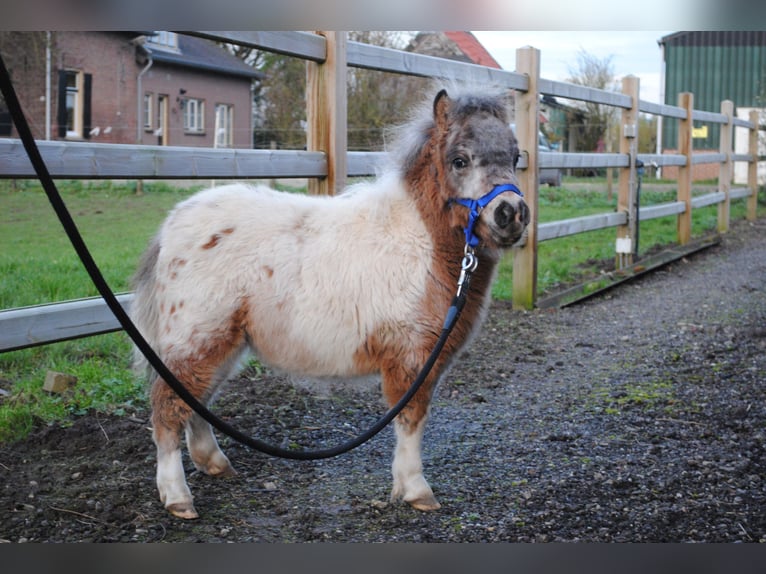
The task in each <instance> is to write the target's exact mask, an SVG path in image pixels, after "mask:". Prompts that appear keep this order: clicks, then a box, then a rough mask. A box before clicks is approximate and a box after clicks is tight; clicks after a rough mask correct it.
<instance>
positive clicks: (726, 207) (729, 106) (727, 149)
mask: <svg viewBox="0 0 766 574" xmlns="http://www.w3.org/2000/svg"><path fill="white" fill-rule="evenodd" d="M721 113H722V114H724V115H725V116H726V117H727V121H726V123H725V124H721V134H720V136H719V148H718V149H719V151H720V152H721V153H722V154H725V155H726V159H725V160H723V162H722V163H721V167H720V168H719V171H718V191H722V192H723V193H724V195H725V196H726V197H725V198H724V200H723V201H722V202H721V203H719V204H718V232H719V233H726V232H727V231H729V220H730V206H731V198H730V197H729V192H730V191H731V179H732V172H733V168H732V161H731V142H732V139H733V138H732V134H733V132H734V124H733V123H732V117H733V116H734V102H732V101H731V100H724V101H722V102H721Z"/></svg>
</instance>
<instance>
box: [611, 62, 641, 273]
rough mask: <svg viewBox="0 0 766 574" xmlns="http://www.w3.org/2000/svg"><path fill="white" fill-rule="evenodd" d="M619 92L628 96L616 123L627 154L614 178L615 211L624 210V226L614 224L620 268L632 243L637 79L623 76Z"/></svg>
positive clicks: (627, 262) (629, 257)
mask: <svg viewBox="0 0 766 574" xmlns="http://www.w3.org/2000/svg"><path fill="white" fill-rule="evenodd" d="M622 93H623V94H625V95H627V96H630V98H631V102H632V103H631V107H630V108H629V109H623V110H622V116H621V126H620V133H621V137H620V153H621V154H623V155H627V156H628V157H629V163H628V167H627V169H626V168H622V169H620V173H619V176H618V178H617V211H618V212H627V214H628V222H627V224H626V225H618V226H617V246H616V249H615V251H616V252H617V253H616V256H615V267H616V268H617V269H622V268H624V267H627V266H628V265H630V264H631V263H633V251H634V249H635V246H636V229H637V227H638V221H637V219H636V193H637V190H636V186H637V181H636V154H637V153H638V97H639V79H638V78H637V77H636V76H625V77H624V78H623V80H622Z"/></svg>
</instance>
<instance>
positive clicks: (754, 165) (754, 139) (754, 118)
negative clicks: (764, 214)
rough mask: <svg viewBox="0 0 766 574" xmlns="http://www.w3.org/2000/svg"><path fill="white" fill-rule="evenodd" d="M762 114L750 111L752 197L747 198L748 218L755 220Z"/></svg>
mask: <svg viewBox="0 0 766 574" xmlns="http://www.w3.org/2000/svg"><path fill="white" fill-rule="evenodd" d="M759 122H760V114H759V113H758V110H751V111H750V123H752V124H753V126H754V127H753V128H752V129H751V130H750V132H749V133H748V135H749V138H748V146H747V147H748V150H747V153H749V154H750V157H751V158H752V159H751V160H750V162H749V163H748V164H747V187H749V188H750V197H748V198H747V220H748V221H755V214H756V211H757V209H758V129H759Z"/></svg>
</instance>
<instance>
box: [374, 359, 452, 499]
mask: <svg viewBox="0 0 766 574" xmlns="http://www.w3.org/2000/svg"><path fill="white" fill-rule="evenodd" d="M411 376H412V378H411ZM413 379H414V374H412V373H411V372H410V371H408V370H405V369H401V370H400V369H395V370H394V371H390V372H387V373H384V374H383V393H384V395H385V396H386V399H387V401H388V404H389V406H393V405H394V404H396V402H397V401H398V400H399V398H400V397H401V396H402V395H403V394H404V393H405V392H406V390H407V388H408V386H409V384H411V382H412V380H413ZM433 384H434V383H433V378H431V380H430V381H429V380H427V381H426V382H425V383H424V385H423V387H422V388H421V389H420V390H419V391H418V392H417V393H416V394H415V396H414V397H413V398H412V400H411V401H410V402H409V404H408V405H407V406H406V407H405V408H404V409H403V410H402V412H401V413H399V415H398V416H397V417H396V419H395V421H394V430H395V432H396V447H395V449H394V460H393V463H392V465H391V471H392V474H393V479H394V484H393V487H392V489H391V501H392V502H394V501H397V500H404V501H405V502H407V503H408V504H410V506H412V507H413V508H416V509H418V510H436V509H438V508H440V507H441V505H440V504H439V502H438V501H437V500H436V497H435V496H434V493H433V491H432V490H431V487H430V486H429V484H428V482H427V481H426V479H425V477H424V476H423V462H422V459H421V449H422V441H423V432H424V430H425V426H426V420H427V419H428V410H429V403H430V399H431V391H432V389H433Z"/></svg>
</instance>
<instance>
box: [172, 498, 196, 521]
mask: <svg viewBox="0 0 766 574" xmlns="http://www.w3.org/2000/svg"><path fill="white" fill-rule="evenodd" d="M165 509H166V510H167V511H168V512H169V513H170V514H172V515H173V516H175V517H177V518H183V519H184V520H194V519H195V518H199V514H197V511H196V510H195V509H194V505H193V504H186V503H183V502H177V503H175V504H169V505H168V506H166V507H165Z"/></svg>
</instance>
